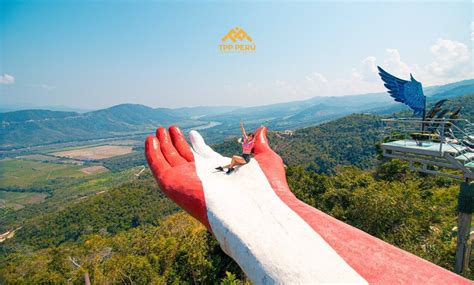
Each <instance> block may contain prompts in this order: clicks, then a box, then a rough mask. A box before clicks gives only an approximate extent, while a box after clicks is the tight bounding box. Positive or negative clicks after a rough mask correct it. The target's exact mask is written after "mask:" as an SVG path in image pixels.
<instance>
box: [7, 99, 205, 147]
mask: <svg viewBox="0 0 474 285" xmlns="http://www.w3.org/2000/svg"><path fill="white" fill-rule="evenodd" d="M0 121H1V129H0V137H1V146H2V148H4V149H8V148H11V147H22V146H23V147H28V146H34V145H40V144H50V143H58V142H68V141H78V140H79V141H80V140H87V139H97V138H106V137H113V136H120V135H126V134H133V133H144V132H153V130H154V129H155V128H156V127H157V126H160V125H169V124H176V123H178V124H180V125H181V126H183V127H189V126H196V125H200V124H203V123H202V122H198V121H195V120H189V119H186V118H184V117H180V116H178V115H176V114H174V112H173V111H172V110H170V109H164V108H157V109H153V108H150V107H146V106H143V105H135V104H122V105H117V106H113V107H110V108H107V109H103V110H98V111H92V112H87V113H83V114H79V113H76V112H61V111H49V110H23V111H14V112H7V113H1V114H0Z"/></svg>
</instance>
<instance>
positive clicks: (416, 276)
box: [145, 126, 471, 284]
mask: <svg viewBox="0 0 474 285" xmlns="http://www.w3.org/2000/svg"><path fill="white" fill-rule="evenodd" d="M266 132H267V129H266V128H265V127H261V128H259V129H257V131H256V132H255V136H256V142H255V149H254V151H255V155H254V159H252V160H251V161H250V163H249V164H247V165H245V166H243V167H241V168H240V169H238V170H236V172H235V173H233V174H232V175H226V174H224V173H222V172H216V171H215V170H214V167H216V166H219V165H224V164H227V163H228V162H229V161H230V159H229V158H225V157H223V156H221V155H220V154H218V153H216V152H214V151H213V150H212V149H211V148H210V147H209V146H207V145H206V144H205V142H204V140H203V138H202V137H201V135H200V134H199V133H197V132H196V131H191V132H190V134H189V135H190V140H191V143H192V146H193V148H192V149H191V148H190V147H189V145H188V143H187V142H186V140H185V138H184V136H183V134H182V132H181V131H180V129H179V128H177V127H175V126H172V127H170V128H169V132H168V131H167V130H166V129H164V128H159V129H158V130H157V131H156V136H150V137H148V138H147V139H146V142H145V153H146V158H147V161H148V164H149V166H150V168H151V171H152V172H153V175H154V176H155V178H156V181H157V182H158V184H159V185H160V188H161V190H162V191H163V192H164V193H165V194H166V195H167V196H168V197H169V198H171V199H172V200H173V201H175V202H176V203H177V204H178V205H179V206H180V207H181V208H183V209H184V210H186V211H187V212H188V213H189V214H191V215H192V216H193V217H195V218H196V219H198V220H199V221H200V222H201V223H202V224H204V225H205V226H206V227H207V228H208V230H209V231H211V232H212V233H213V234H214V236H215V237H216V239H217V240H218V242H219V244H220V246H221V247H222V249H223V250H224V252H225V253H227V254H228V255H229V256H231V257H232V258H233V259H234V260H235V261H236V262H237V263H238V264H239V265H240V267H241V268H242V270H243V271H244V272H245V273H246V274H247V276H248V277H249V279H250V280H252V281H253V282H254V283H255V284H273V283H280V284H318V283H345V284H348V283H354V284H356V283H357V284H367V283H379V284H471V283H470V282H469V281H468V280H466V279H464V278H462V277H460V276H458V275H456V274H454V273H452V272H450V271H447V270H445V269H443V268H441V267H439V266H436V265H434V264H432V263H429V262H428V261H425V260H423V259H421V258H419V257H417V256H415V255H412V254H410V253H408V252H405V251H403V250H401V249H399V248H396V247H394V246H392V245H390V244H388V243H386V242H384V241H382V240H379V239H377V238H375V237H373V236H370V235H368V234H367V233H365V232H363V231H361V230H358V229H356V228H354V227H352V226H349V225H347V224H345V223H343V222H341V221H339V220H337V219H335V218H333V217H331V216H328V215H326V214H324V213H323V212H321V211H318V210H316V209H314V208H313V207H310V206H309V205H307V204H305V203H303V202H301V201H300V200H298V199H297V198H296V197H295V196H294V195H293V194H292V193H291V191H290V190H289V188H288V185H287V182H286V178H285V170H284V167H283V162H282V160H281V158H280V156H278V155H277V154H276V153H275V152H274V151H273V150H272V149H271V148H270V147H269V145H268V142H267V138H266Z"/></svg>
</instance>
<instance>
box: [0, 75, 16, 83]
mask: <svg viewBox="0 0 474 285" xmlns="http://www.w3.org/2000/svg"><path fill="white" fill-rule="evenodd" d="M13 83H15V77H14V76H13V75H10V74H6V73H4V74H3V75H0V84H13Z"/></svg>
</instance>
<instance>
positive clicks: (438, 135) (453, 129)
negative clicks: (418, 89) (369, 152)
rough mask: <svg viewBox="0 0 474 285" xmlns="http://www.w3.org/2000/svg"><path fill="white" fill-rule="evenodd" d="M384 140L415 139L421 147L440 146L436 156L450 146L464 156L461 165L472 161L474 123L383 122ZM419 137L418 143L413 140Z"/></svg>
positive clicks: (463, 121)
mask: <svg viewBox="0 0 474 285" xmlns="http://www.w3.org/2000/svg"><path fill="white" fill-rule="evenodd" d="M382 133H383V135H384V138H385V140H386V141H387V140H388V141H390V140H401V139H403V140H408V139H410V140H415V141H416V142H417V144H418V143H419V145H420V146H422V145H423V144H425V145H428V146H429V145H432V143H439V154H440V156H442V155H443V150H444V149H443V148H446V147H447V146H449V148H450V149H454V150H456V152H457V154H458V156H463V158H464V159H463V164H464V165H466V164H467V163H470V162H472V161H474V156H472V154H471V153H474V148H473V146H474V124H472V123H471V122H470V121H468V120H466V119H432V120H422V119H417V118H391V119H382ZM417 137H418V138H419V139H418V140H417V139H416V138H417Z"/></svg>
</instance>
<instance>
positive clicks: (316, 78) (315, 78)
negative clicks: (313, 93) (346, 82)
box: [306, 72, 328, 83]
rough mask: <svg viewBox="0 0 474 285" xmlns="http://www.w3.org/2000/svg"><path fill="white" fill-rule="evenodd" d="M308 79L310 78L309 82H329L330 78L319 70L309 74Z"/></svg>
mask: <svg viewBox="0 0 474 285" xmlns="http://www.w3.org/2000/svg"><path fill="white" fill-rule="evenodd" d="M306 80H308V82H311V83H327V82H328V79H327V78H326V76H324V75H322V74H321V73H318V72H315V73H313V74H310V75H307V76H306Z"/></svg>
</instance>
